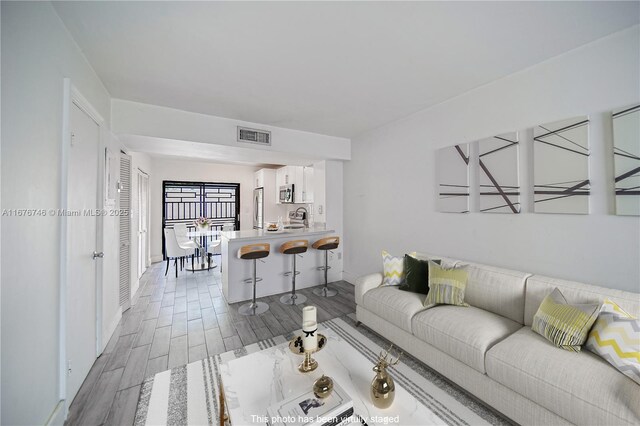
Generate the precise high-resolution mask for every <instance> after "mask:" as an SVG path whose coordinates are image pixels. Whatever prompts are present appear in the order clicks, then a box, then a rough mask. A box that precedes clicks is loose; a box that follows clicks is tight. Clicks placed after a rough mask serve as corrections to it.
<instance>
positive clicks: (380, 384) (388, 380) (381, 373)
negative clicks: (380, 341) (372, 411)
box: [371, 345, 402, 408]
mask: <svg viewBox="0 0 640 426" xmlns="http://www.w3.org/2000/svg"><path fill="white" fill-rule="evenodd" d="M392 348H393V345H391V346H389V349H387V350H386V351H385V350H383V351H382V352H380V355H378V362H377V363H376V365H375V367H373V371H375V372H376V373H377V374H376V377H374V378H373V381H372V382H371V399H372V400H373V405H375V406H376V407H378V408H389V407H390V406H391V404H392V403H393V399H394V398H395V396H396V385H395V383H394V382H393V378H392V377H391V376H390V375H389V373H387V368H388V367H393V366H394V365H396V364H398V362H400V357H401V356H402V353H400V355H398V356H397V357H396V359H395V360H394V359H393V357H390V356H389V352H391V349H392ZM387 357H389V358H387Z"/></svg>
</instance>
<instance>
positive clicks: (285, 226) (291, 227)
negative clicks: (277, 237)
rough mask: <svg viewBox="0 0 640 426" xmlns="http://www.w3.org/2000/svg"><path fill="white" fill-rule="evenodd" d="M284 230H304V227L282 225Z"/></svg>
mask: <svg viewBox="0 0 640 426" xmlns="http://www.w3.org/2000/svg"><path fill="white" fill-rule="evenodd" d="M284 229H304V225H284Z"/></svg>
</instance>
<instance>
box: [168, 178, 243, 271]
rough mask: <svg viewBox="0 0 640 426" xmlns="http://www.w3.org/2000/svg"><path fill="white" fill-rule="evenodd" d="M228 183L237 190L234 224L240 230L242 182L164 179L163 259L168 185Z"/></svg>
mask: <svg viewBox="0 0 640 426" xmlns="http://www.w3.org/2000/svg"><path fill="white" fill-rule="evenodd" d="M176 184H177V185H183V184H184V185H221V186H222V185H227V186H230V187H231V186H233V187H234V188H235V192H236V217H235V221H234V226H235V229H236V230H240V214H241V213H240V212H241V206H240V198H241V194H242V192H241V186H240V183H236V182H202V181H190V180H163V181H162V197H161V199H160V203H161V204H160V205H161V208H162V223H161V224H160V226H161V232H163V235H162V260H163V261H164V260H165V241H164V228H165V227H166V222H167V214H166V213H167V212H166V211H165V205H164V201H165V191H166V190H167V186H171V185H176Z"/></svg>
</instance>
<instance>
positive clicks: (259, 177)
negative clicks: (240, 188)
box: [253, 169, 275, 188]
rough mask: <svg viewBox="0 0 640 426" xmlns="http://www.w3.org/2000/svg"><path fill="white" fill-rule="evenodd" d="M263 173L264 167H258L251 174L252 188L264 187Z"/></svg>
mask: <svg viewBox="0 0 640 426" xmlns="http://www.w3.org/2000/svg"><path fill="white" fill-rule="evenodd" d="M264 174H265V169H260V170H258V171H257V172H255V173H254V174H253V187H254V188H264ZM274 183H275V182H274Z"/></svg>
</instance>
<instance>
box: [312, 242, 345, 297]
mask: <svg viewBox="0 0 640 426" xmlns="http://www.w3.org/2000/svg"><path fill="white" fill-rule="evenodd" d="M339 245H340V237H327V238H321V239H319V240H318V241H316V242H315V243H313V245H312V246H311V247H313V248H314V249H316V250H324V266H320V267H318V270H319V271H324V286H323V287H316V288H314V289H313V294H315V295H316V296H322V297H333V296H335V295H336V294H338V291H337V290H333V289H331V288H329V283H328V278H327V273H328V272H329V269H331V266H329V250H335V249H337V248H338V246H339Z"/></svg>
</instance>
